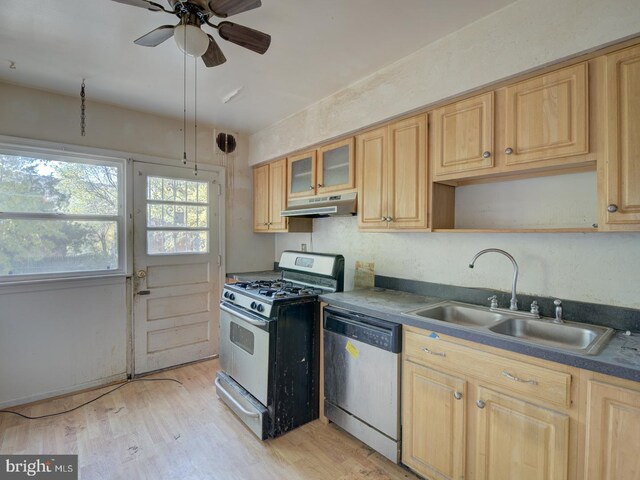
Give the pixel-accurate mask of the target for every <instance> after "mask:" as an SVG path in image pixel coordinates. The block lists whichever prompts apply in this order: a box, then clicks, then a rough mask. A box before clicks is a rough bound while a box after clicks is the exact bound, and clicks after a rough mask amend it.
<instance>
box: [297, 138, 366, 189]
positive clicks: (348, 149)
mask: <svg viewBox="0 0 640 480" xmlns="http://www.w3.org/2000/svg"><path fill="white" fill-rule="evenodd" d="M353 145H354V140H353V137H350V138H347V139H344V140H341V141H339V142H335V143H331V144H329V145H325V146H323V147H320V148H318V149H317V150H311V151H308V152H304V153H300V154H298V155H294V156H291V157H289V158H288V159H287V165H288V174H289V184H288V194H287V195H288V197H289V198H297V197H308V196H311V195H324V194H327V193H335V192H343V191H348V190H353V189H355V172H354V155H353Z"/></svg>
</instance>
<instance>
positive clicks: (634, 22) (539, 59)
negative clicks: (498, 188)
mask: <svg viewBox="0 0 640 480" xmlns="http://www.w3.org/2000/svg"><path fill="white" fill-rule="evenodd" d="M391 28H392V27H390V29H391ZM393 28H398V27H396V26H394V27H393ZM638 33H640V8H639V6H638V0H561V1H558V0H520V1H519V2H516V3H513V4H511V5H508V6H507V7H505V8H503V9H502V10H498V11H497V12H495V13H494V14H492V15H489V16H487V17H485V18H483V19H481V20H478V21H477V22H475V23H472V24H470V25H468V26H467V27H465V28H463V29H462V30H459V31H457V32H454V33H452V34H450V35H448V36H446V37H444V38H443V39H441V40H439V41H437V42H434V43H433V44H431V45H427V46H426V47H424V48H422V49H420V50H418V51H416V52H415V53H414V54H412V55H409V56H407V57H405V58H402V59H400V60H398V61H397V62H395V63H393V64H391V65H389V66H388V67H385V68H383V69H382V70H379V71H378V72H376V73H374V74H373V75H370V76H369V77H366V78H363V79H362V80H360V81H358V82H356V83H354V84H352V85H351V86H349V87H348V88H345V89H343V90H341V91H339V92H337V93H336V94H334V95H332V96H330V97H327V98H325V99H323V100H321V101H320V102H318V103H316V104H314V105H312V106H310V107H309V108H307V109H305V110H303V111H302V112H299V113H297V114H295V115H292V116H291V117H289V118H286V119H284V120H282V121H280V122H279V123H276V124H274V125H272V126H270V127H267V128H265V129H263V130H261V131H259V132H257V133H255V134H253V135H252V136H251V138H250V154H249V155H250V156H249V163H250V164H251V165H255V164H257V163H260V162H264V161H267V160H271V159H274V158H276V157H278V156H281V155H283V154H287V153H289V152H291V151H293V150H296V149H300V148H304V147H306V146H308V145H312V144H314V143H317V142H321V141H324V140H327V139H329V138H332V137H336V136H340V135H344V134H346V133H348V132H352V131H354V130H357V129H360V128H363V127H365V126H367V125H371V124H373V123H376V122H379V121H382V120H385V119H387V118H390V117H393V116H397V115H401V114H403V113H406V112H410V111H412V110H415V109H418V108H421V107H424V106H427V105H430V104H432V103H436V102H438V101H441V100H442V99H445V98H447V97H451V96H454V95H458V94H460V93H462V92H465V91H468V90H472V89H475V88H478V87H480V86H482V85H486V84H489V83H492V82H495V81H497V80H500V79H504V78H508V77H510V76H513V75H516V74H518V73H521V72H523V71H526V70H530V69H533V68H536V67H539V66H541V65H544V64H547V63H551V62H554V61H556V60H558V59H562V58H565V57H569V56H572V55H575V54H577V53H580V52H584V51H587V50H591V49H594V48H596V47H598V46H601V45H604V44H607V43H610V42H614V41H616V40H619V39H621V38H625V37H628V36H630V35H637V34H638ZM390 34H392V33H391V31H390V32H381V35H380V41H384V36H385V35H390Z"/></svg>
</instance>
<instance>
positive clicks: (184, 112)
mask: <svg viewBox="0 0 640 480" xmlns="http://www.w3.org/2000/svg"><path fill="white" fill-rule="evenodd" d="M184 45H185V46H186V45H187V29H186V28H185V29H184ZM182 163H183V164H185V165H186V164H187V49H186V48H185V50H184V52H183V55H182Z"/></svg>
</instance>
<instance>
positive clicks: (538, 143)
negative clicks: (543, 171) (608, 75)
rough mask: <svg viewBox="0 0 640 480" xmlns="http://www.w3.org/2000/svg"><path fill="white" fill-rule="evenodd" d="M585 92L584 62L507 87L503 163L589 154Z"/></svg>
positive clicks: (585, 67)
mask: <svg viewBox="0 0 640 480" xmlns="http://www.w3.org/2000/svg"><path fill="white" fill-rule="evenodd" d="M588 94H589V92H588V88H587V64H586V63H581V64H578V65H574V66H572V67H568V68H563V69H561V70H558V71H556V72H552V73H548V74H546V75H541V76H539V77H535V78H532V79H530V80H526V81H524V82H521V83H517V84H516V85H513V86H510V87H507V88H506V93H505V96H506V98H505V105H506V107H505V108H506V111H505V141H506V145H504V148H505V154H506V160H505V162H506V164H507V165H518V164H522V163H528V162H535V161H541V160H549V159H552V158H560V157H569V156H571V155H579V154H584V153H588V151H589V121H588V113H589V111H588ZM509 152H511V153H509Z"/></svg>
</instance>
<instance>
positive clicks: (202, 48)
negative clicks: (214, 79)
mask: <svg viewBox="0 0 640 480" xmlns="http://www.w3.org/2000/svg"><path fill="white" fill-rule="evenodd" d="M113 1H114V2H118V3H124V4H126V5H132V6H134V7H140V8H146V9H147V10H151V11H152V12H160V11H162V12H166V13H171V14H173V15H176V16H177V17H178V18H179V19H180V23H178V25H175V26H174V25H162V26H160V27H158V28H156V29H155V30H152V31H150V32H149V33H147V34H146V35H143V36H142V37H140V38H138V39H137V40H134V43H135V44H137V45H142V46H145V47H155V46H157V45H160V44H161V43H162V42H164V41H165V40H167V39H168V38H170V37H171V36H173V37H174V39H175V41H176V43H177V44H178V48H180V50H182V51H183V52H184V53H186V54H187V55H191V56H192V57H202V61H203V62H204V64H205V65H206V66H207V67H215V66H217V65H221V64H223V63H224V62H226V61H227V59H226V58H225V56H224V54H223V53H222V50H221V49H220V47H219V46H218V44H217V43H216V41H215V40H214V39H213V37H212V36H211V35H209V34H208V33H205V32H204V31H203V30H202V25H203V24H206V25H209V26H210V27H213V28H215V29H216V30H218V34H219V35H220V36H221V37H222V38H223V39H225V40H227V41H229V42H232V43H235V44H236V45H240V46H241V47H244V48H248V49H249V50H252V51H254V52H256V53H259V54H261V55H262V54H263V53H265V52H266V51H267V49H268V48H269V45H270V44H271V36H270V35H267V34H266V33H262V32H259V31H258V30H254V29H252V28H249V27H244V26H242V25H238V24H237V23H233V22H227V21H225V22H220V23H219V24H218V25H214V24H213V23H211V22H210V21H209V19H210V18H211V17H212V16H215V17H220V18H227V17H230V16H232V15H236V14H238V13H242V12H246V11H247V10H253V9H254V8H258V7H260V6H262V2H261V0H167V1H168V3H169V5H170V7H171V9H172V10H168V9H166V8H165V7H163V6H162V5H160V4H159V3H156V2H153V1H151V0H113Z"/></svg>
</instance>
